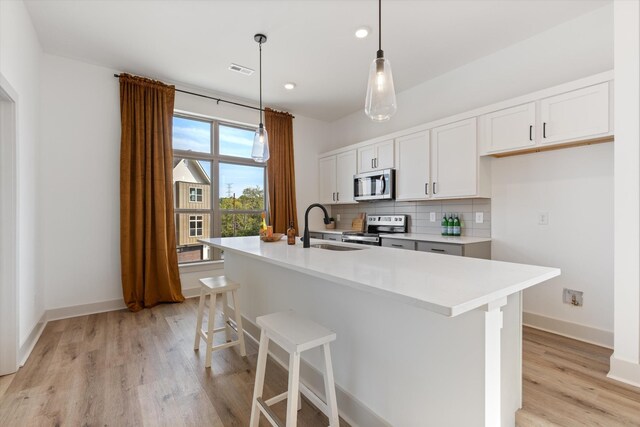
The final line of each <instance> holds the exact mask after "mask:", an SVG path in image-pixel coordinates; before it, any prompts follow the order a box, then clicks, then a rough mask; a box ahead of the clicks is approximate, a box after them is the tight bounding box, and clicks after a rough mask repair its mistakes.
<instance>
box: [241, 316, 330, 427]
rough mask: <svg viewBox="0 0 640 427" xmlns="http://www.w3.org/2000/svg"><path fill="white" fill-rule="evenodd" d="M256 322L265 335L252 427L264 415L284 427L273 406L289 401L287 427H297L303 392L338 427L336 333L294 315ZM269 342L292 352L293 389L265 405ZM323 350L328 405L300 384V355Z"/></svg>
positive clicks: (268, 318) (263, 317)
mask: <svg viewBox="0 0 640 427" xmlns="http://www.w3.org/2000/svg"><path fill="white" fill-rule="evenodd" d="M256 321H257V323H258V326H260V327H261V328H262V332H261V333H260V349H259V351H258V363H257V368H256V382H255V386H254V389H253V400H252V402H251V422H250V424H249V425H250V426H251V427H258V423H259V421H260V413H261V412H262V413H263V414H264V416H265V417H266V418H267V420H269V422H270V423H271V425H273V426H283V425H284V424H283V423H282V421H280V419H278V417H276V415H275V414H274V412H273V410H272V409H271V408H270V406H271V405H273V404H275V403H278V402H280V401H282V400H284V399H287V420H286V427H295V426H296V424H297V421H298V420H297V415H298V414H297V410H298V409H300V406H299V403H300V402H299V399H300V397H299V392H300V391H302V393H303V394H304V395H305V396H307V397H308V398H309V400H311V402H313V404H314V405H316V406H317V407H318V408H320V410H321V411H322V412H324V414H325V415H326V416H327V417H328V418H329V427H338V423H339V421H338V420H339V418H338V404H337V402H336V389H335V384H334V382H333V368H332V365H331V352H330V349H329V343H330V342H331V341H333V340H335V339H336V334H335V332H332V331H330V330H329V329H327V328H325V327H324V326H321V325H319V324H317V323H315V322H312V321H311V320H309V319H305V318H304V317H302V316H299V315H298V314H296V313H295V312H293V311H284V312H280V313H273V314H268V315H266V316H260V317H258V318H257V319H256ZM269 340H273V341H275V342H276V343H277V344H278V345H279V346H280V347H282V348H283V349H285V350H286V351H287V352H289V388H288V390H287V391H285V392H284V393H282V394H279V395H278V396H275V397H272V398H271V399H268V400H266V401H265V400H263V399H262V390H263V387H264V375H265V369H266V365H267V353H268V352H269ZM320 346H322V352H323V354H324V363H325V374H324V389H325V395H326V402H323V401H322V400H321V399H320V397H318V396H317V395H316V394H315V393H314V392H312V391H311V390H309V388H307V387H306V386H305V385H304V384H301V383H300V353H301V352H303V351H305V350H310V349H312V348H315V347H320Z"/></svg>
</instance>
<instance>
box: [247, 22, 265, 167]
mask: <svg viewBox="0 0 640 427" xmlns="http://www.w3.org/2000/svg"><path fill="white" fill-rule="evenodd" d="M253 39H254V40H255V41H256V42H257V43H258V46H259V50H260V124H259V125H258V129H256V133H255V135H254V136H253V148H252V150H251V158H252V159H253V160H255V161H256V162H258V163H265V162H266V161H267V160H269V134H268V133H267V129H265V127H264V123H263V122H262V43H266V42H267V36H265V35H264V34H256V35H255V36H253Z"/></svg>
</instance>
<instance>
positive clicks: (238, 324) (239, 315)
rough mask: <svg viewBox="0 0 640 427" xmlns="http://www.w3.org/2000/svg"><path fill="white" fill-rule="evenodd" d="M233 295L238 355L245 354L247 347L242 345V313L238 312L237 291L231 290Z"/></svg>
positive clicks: (243, 355)
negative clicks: (238, 344) (238, 343)
mask: <svg viewBox="0 0 640 427" xmlns="http://www.w3.org/2000/svg"><path fill="white" fill-rule="evenodd" d="M231 296H232V297H233V311H234V312H235V314H236V327H237V328H238V341H240V356H242V357H245V356H246V355H247V349H246V348H245V346H244V328H243V327H242V313H241V312H240V301H238V293H237V292H236V291H231Z"/></svg>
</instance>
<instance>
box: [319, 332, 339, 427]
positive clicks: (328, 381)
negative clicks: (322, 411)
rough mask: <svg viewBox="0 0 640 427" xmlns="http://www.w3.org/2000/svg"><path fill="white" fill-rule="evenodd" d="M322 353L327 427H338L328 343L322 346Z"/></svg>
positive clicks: (336, 404)
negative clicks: (327, 418)
mask: <svg viewBox="0 0 640 427" xmlns="http://www.w3.org/2000/svg"><path fill="white" fill-rule="evenodd" d="M322 352H323V353H324V369H325V371H326V372H325V374H324V394H325V396H326V400H327V402H326V403H327V409H328V411H329V413H328V414H327V417H329V427H338V426H339V425H340V420H339V418H338V402H337V400H336V385H335V383H334V382H333V365H332V364H331V350H330V347H329V343H326V344H324V345H323V346H322Z"/></svg>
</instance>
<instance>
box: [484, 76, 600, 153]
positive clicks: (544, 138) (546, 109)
mask: <svg viewBox="0 0 640 427" xmlns="http://www.w3.org/2000/svg"><path fill="white" fill-rule="evenodd" d="M610 123H611V111H610V101H609V82H604V83H599V84H596V85H592V86H587V87H583V88H580V89H576V90H572V91H567V92H564V93H561V94H559V95H554V96H549V97H546V98H542V99H540V100H537V101H532V102H529V103H526V104H522V105H518V106H515V107H510V108H505V109H503V110H499V111H494V112H491V113H487V114H484V115H482V116H481V117H480V123H479V128H480V136H481V141H480V155H481V156H484V155H492V154H504V153H510V152H516V151H520V150H526V149H528V148H542V147H546V146H548V145H562V144H569V143H575V142H576V141H588V140H591V139H595V138H600V137H604V136H609V135H612V127H611V124H610Z"/></svg>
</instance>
